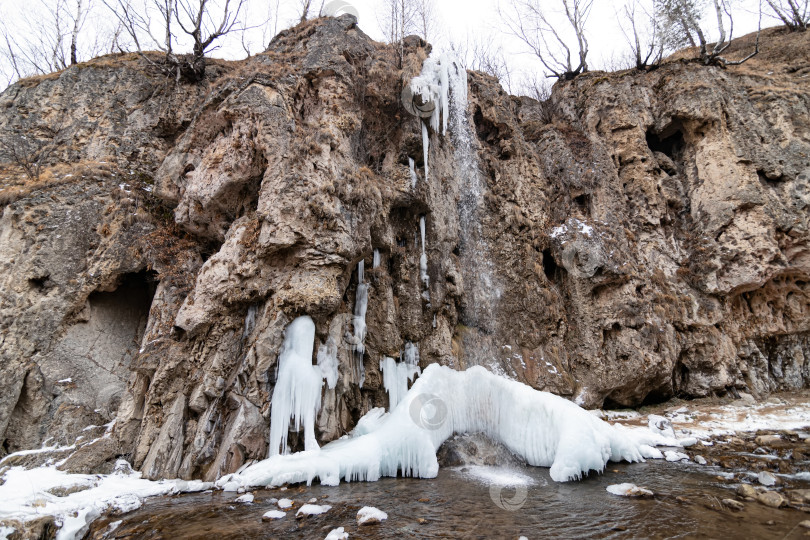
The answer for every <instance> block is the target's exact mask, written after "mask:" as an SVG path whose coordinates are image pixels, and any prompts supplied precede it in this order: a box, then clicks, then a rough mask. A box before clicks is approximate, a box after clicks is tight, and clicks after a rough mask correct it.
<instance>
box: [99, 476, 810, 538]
mask: <svg viewBox="0 0 810 540" xmlns="http://www.w3.org/2000/svg"><path fill="white" fill-rule="evenodd" d="M720 471H721V470H720V469H717V468H713V467H700V466H697V465H684V464H675V463H668V462H663V461H650V462H647V463H637V464H609V466H608V469H607V470H606V472H605V473H604V474H603V475H595V474H594V475H591V476H590V477H589V478H586V479H585V480H583V481H581V482H571V483H565V484H559V483H556V482H553V481H551V479H550V478H549V476H548V469H544V468H534V467H526V468H520V469H513V470H510V471H504V470H497V469H491V470H489V471H487V470H485V469H482V468H469V469H443V470H441V471H440V472H439V476H438V477H437V478H435V479H433V480H418V479H409V478H399V479H393V478H384V479H382V480H380V481H378V482H370V483H365V482H361V483H343V484H341V485H340V486H336V487H328V486H320V485H315V486H311V487H306V486H292V487H290V488H289V489H287V490H285V491H282V490H280V489H268V490H256V491H255V492H254V494H255V500H254V503H253V504H240V503H235V502H234V499H235V498H236V497H237V494H236V493H223V492H213V493H206V494H190V495H180V496H175V497H163V498H156V499H152V500H149V501H147V502H146V503H145V504H144V506H143V507H142V508H141V509H139V510H137V511H135V512H132V513H130V514H127V515H125V516H122V517H121V516H119V517H108V518H105V519H103V520H99V521H98V522H96V523H95V524H94V525H93V528H92V530H91V534H90V538H147V537H148V538H171V539H172V540H177V539H182V538H216V539H218V540H222V539H230V538H234V539H236V538H320V539H322V538H324V537H325V536H326V535H327V534H328V533H329V531H330V530H332V529H333V528H336V527H341V526H342V527H344V528H345V529H346V531H347V532H348V533H349V535H350V536H349V537H350V538H392V539H393V538H504V539H508V538H512V539H516V538H518V537H519V536H526V537H528V538H530V539H534V538H686V537H688V538H695V537H703V538H721V537H731V538H734V537H740V538H743V537H744V538H773V537H776V538H783V537H784V538H799V537H800V536H801V535H802V534H803V533H804V532H805V531H804V529H801V528H799V527H797V524H798V523H799V522H800V521H802V520H803V519H806V514H804V513H802V512H799V511H796V510H774V509H770V508H766V507H764V506H761V505H759V504H757V503H753V502H752V503H746V509H745V510H744V511H742V512H732V511H731V510H728V509H725V508H723V506H722V504H721V503H720V501H721V500H722V499H724V498H729V497H730V498H734V494H733V487H732V485H731V484H724V483H723V482H722V480H721V479H720V478H719V477H717V476H716V475H717V474H718V473H719V472H720ZM493 481H495V482H501V483H504V484H505V485H501V486H499V485H497V484H496V487H494V488H493V484H492V482H493ZM622 482H633V483H636V484H638V485H641V486H644V487H647V488H649V489H651V490H653V491H654V492H655V493H656V496H655V498H653V499H628V498H624V497H617V496H614V495H611V494H609V493H607V492H606V491H605V488H606V487H607V486H608V485H610V484H616V483H622ZM509 484H511V485H509ZM273 497H276V498H282V497H287V498H290V499H292V500H293V501H295V507H294V508H293V509H290V510H289V511H288V512H287V516H286V517H285V518H283V519H281V520H279V521H273V522H262V520H261V516H262V514H263V513H265V512H266V511H268V510H271V509H275V508H276V506H275V504H274V503H273V502H272V501H270V499H271V498H273ZM313 497H315V498H317V499H318V502H319V504H329V505H331V506H332V509H331V510H329V511H328V512H327V513H326V514H323V515H320V516H310V517H307V518H304V519H300V520H296V519H295V516H294V514H295V509H296V508H298V507H300V506H301V504H304V503H306V502H307V501H308V500H309V499H311V498H313ZM367 505H369V506H375V507H377V508H380V509H381V510H383V511H385V512H387V513H388V520H387V521H385V522H383V523H382V524H379V525H372V526H363V527H359V526H358V525H357V523H356V519H355V516H356V514H357V511H358V510H359V509H360V508H361V507H363V506H367ZM504 508H506V509H504ZM512 509H514V510H512ZM119 520H123V522H122V523H121V524H120V525H119V526H118V527H117V528H116V529H115V531H113V532H111V533H110V534H109V535H107V536H105V532H107V531H109V526H110V524H111V523H114V522H116V521H119ZM768 522H771V523H772V524H768Z"/></svg>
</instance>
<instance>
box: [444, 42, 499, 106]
mask: <svg viewBox="0 0 810 540" xmlns="http://www.w3.org/2000/svg"><path fill="white" fill-rule="evenodd" d="M450 51H451V52H452V53H453V56H455V57H456V58H457V59H458V60H459V62H461V64H462V66H463V67H464V68H465V69H471V70H473V71H480V72H482V73H486V74H487V75H491V76H493V77H495V78H496V79H498V81H499V82H500V83H501V85H503V87H504V89H506V91H507V92H510V93H511V92H512V75H513V73H512V66H511V65H510V64H509V62H508V61H507V60H506V54H505V53H504V51H503V47H501V45H500V43H498V42H497V41H496V40H494V39H492V36H487V35H473V34H467V37H466V38H465V40H464V41H454V40H451V41H450Z"/></svg>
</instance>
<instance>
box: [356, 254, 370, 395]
mask: <svg viewBox="0 0 810 540" xmlns="http://www.w3.org/2000/svg"><path fill="white" fill-rule="evenodd" d="M364 267H365V261H364V260H363V259H360V262H359V263H357V292H356V293H355V299H354V362H355V369H354V371H355V376H356V377H357V381H358V382H359V384H360V388H362V387H363V382H364V381H365V380H366V370H365V368H364V367H363V355H364V354H365V352H366V346H365V341H366V309H367V308H368V285H367V284H366V283H365V276H364Z"/></svg>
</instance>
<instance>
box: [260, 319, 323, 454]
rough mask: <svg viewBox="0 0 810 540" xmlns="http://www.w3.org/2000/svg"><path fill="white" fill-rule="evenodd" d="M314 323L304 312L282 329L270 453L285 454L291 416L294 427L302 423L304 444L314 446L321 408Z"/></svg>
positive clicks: (306, 446)
mask: <svg viewBox="0 0 810 540" xmlns="http://www.w3.org/2000/svg"><path fill="white" fill-rule="evenodd" d="M314 346H315V323H314V322H312V319H311V318H309V317H308V316H306V315H304V316H302V317H298V318H297V319H295V320H294V321H293V322H291V323H290V324H289V325H288V326H287V329H286V330H285V331H284V343H283V344H282V346H281V352H280V353H279V356H278V377H277V379H276V386H275V388H274V389H273V399H272V402H271V409H270V450H269V452H270V455H271V456H273V455H277V454H278V453H279V451H281V452H282V453H284V454H286V453H288V451H289V450H288V448H287V435H288V433H289V430H290V418H292V419H293V420H294V421H295V430H296V431H298V430H299V429H300V427H301V424H302V423H303V425H304V448H305V449H306V450H317V449H318V442H317V441H316V440H315V414H316V413H317V412H318V409H320V408H321V386H323V378H322V375H321V370H320V369H319V368H317V367H316V366H313V365H312V349H313V347H314Z"/></svg>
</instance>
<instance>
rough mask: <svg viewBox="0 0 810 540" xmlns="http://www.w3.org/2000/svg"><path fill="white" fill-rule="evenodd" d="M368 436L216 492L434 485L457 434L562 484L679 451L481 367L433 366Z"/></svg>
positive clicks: (251, 471)
mask: <svg viewBox="0 0 810 540" xmlns="http://www.w3.org/2000/svg"><path fill="white" fill-rule="evenodd" d="M373 420H374V421H369V422H367V424H368V426H367V431H366V432H365V433H364V434H362V435H359V436H355V437H351V438H344V439H338V440H336V441H333V442H331V443H329V444H327V445H325V446H324V447H323V448H321V449H320V450H312V451H305V452H299V453H297V454H292V455H287V456H273V457H270V458H268V459H266V460H264V461H261V462H259V463H256V464H253V465H251V466H249V467H247V468H246V469H245V470H243V471H242V472H240V473H237V474H231V475H227V476H224V477H223V478H221V479H220V480H219V481H218V482H217V484H218V485H220V486H227V487H228V488H231V489H236V488H237V487H240V486H244V487H249V486H279V485H282V484H285V483H294V482H307V483H311V482H312V481H313V480H314V479H316V478H318V479H320V482H321V483H322V484H325V485H337V484H338V483H340V480H341V479H344V480H346V481H355V480H367V481H374V480H377V479H379V478H380V477H382V476H397V474H398V473H401V474H402V475H403V476H414V477H421V478H433V477H435V476H436V474H437V473H438V470H439V464H438V462H437V460H436V450H437V449H438V448H439V446H441V444H442V443H443V442H444V441H445V440H447V439H448V438H449V437H451V436H452V435H453V434H456V433H479V432H480V433H484V434H486V435H487V436H489V437H490V438H492V439H493V440H495V441H498V442H500V443H502V444H503V445H504V446H506V447H507V448H508V449H509V450H510V451H511V452H513V453H514V454H515V455H517V456H520V457H521V458H523V459H525V460H526V462H527V463H529V464H530V465H535V466H541V467H550V468H551V470H550V473H551V478H552V479H553V480H555V481H557V482H565V481H569V480H576V479H579V478H581V477H582V476H583V475H585V474H587V473H588V472H589V471H597V472H599V471H602V470H603V469H604V468H605V465H606V464H607V462H608V461H631V462H635V461H643V459H644V458H648V457H649V458H659V457H661V452H659V451H658V450H657V449H656V448H653V445H670V446H672V445H678V442H677V441H674V440H672V439H668V438H666V437H663V436H661V435H658V434H655V433H652V432H650V431H644V432H638V431H631V430H629V429H620V428H619V427H615V426H611V425H609V424H607V423H606V422H604V421H603V420H601V419H599V418H597V417H596V416H594V415H592V414H590V413H589V412H588V411H586V410H585V409H582V408H580V407H579V406H577V405H576V404H574V403H572V402H570V401H568V400H566V399H564V398H561V397H559V396H555V395H554V394H550V393H547V392H541V391H538V390H534V389H533V388H531V387H529V386H527V385H525V384H522V383H519V382H517V381H512V380H509V379H506V378H505V377H501V376H498V375H495V374H493V373H491V372H489V371H487V370H486V369H484V368H482V367H480V366H474V367H471V368H469V369H468V370H466V371H455V370H453V369H451V368H449V367H446V366H440V365H438V364H431V365H430V366H428V367H427V368H426V369H425V370H424V372H423V373H422V375H421V376H420V377H419V378H418V379H417V380H416V382H415V383H414V384H413V386H412V387H411V389H410V390H409V391H408V393H407V394H405V396H404V398H403V399H402V400H401V401H400V403H399V404H398V405H397V407H396V408H395V409H393V410H392V411H391V412H390V413H389V414H387V415H383V414H382V413H381V412H380V411H377V412H376V414H375V418H374V419H373Z"/></svg>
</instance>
